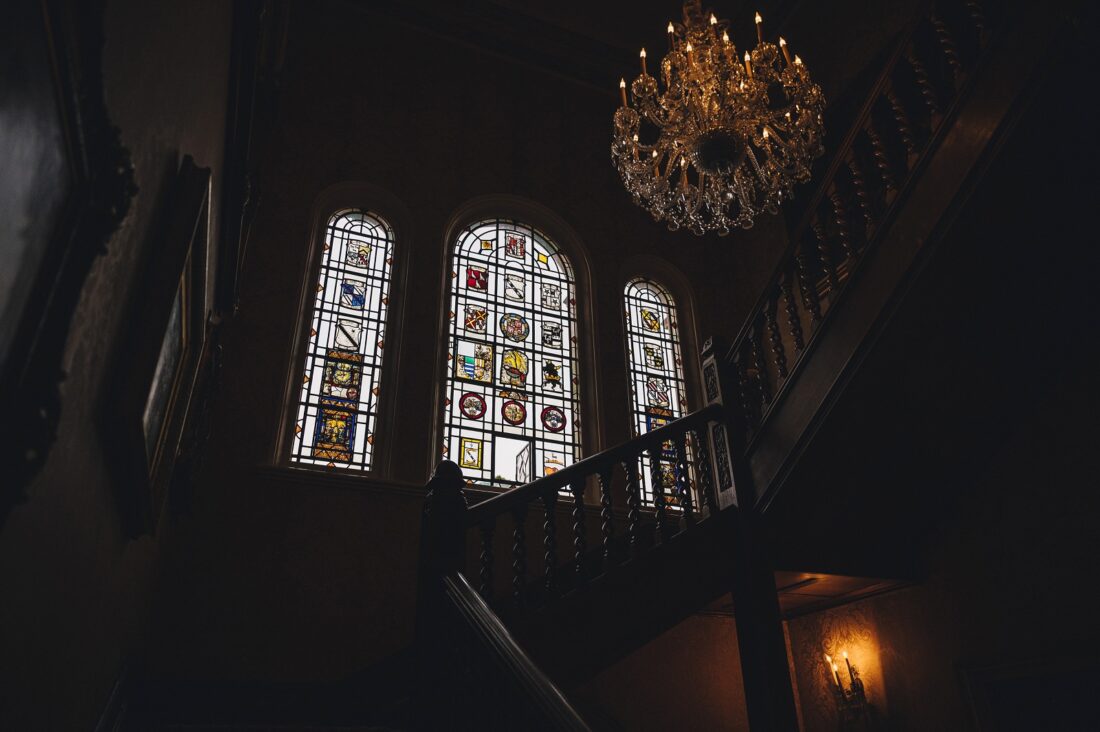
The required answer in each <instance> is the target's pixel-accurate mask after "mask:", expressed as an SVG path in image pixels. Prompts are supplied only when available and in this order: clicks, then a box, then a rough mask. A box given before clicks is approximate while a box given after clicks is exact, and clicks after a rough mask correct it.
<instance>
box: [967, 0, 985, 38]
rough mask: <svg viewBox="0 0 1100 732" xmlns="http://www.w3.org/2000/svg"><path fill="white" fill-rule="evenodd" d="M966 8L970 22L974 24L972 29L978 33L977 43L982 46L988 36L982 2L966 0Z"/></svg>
mask: <svg viewBox="0 0 1100 732" xmlns="http://www.w3.org/2000/svg"><path fill="white" fill-rule="evenodd" d="M966 9H967V10H968V11H969V12H970V22H971V23H973V24H974V30H975V31H977V33H978V45H979V46H984V45H985V42H986V39H987V37H988V36H987V34H986V28H985V11H984V10H982V4H981V3H980V2H977V0H968V1H967V3H966Z"/></svg>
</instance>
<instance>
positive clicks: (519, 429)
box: [443, 219, 580, 487]
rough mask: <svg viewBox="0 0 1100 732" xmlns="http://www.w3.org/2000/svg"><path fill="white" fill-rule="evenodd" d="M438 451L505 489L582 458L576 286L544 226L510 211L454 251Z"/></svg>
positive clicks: (465, 236)
mask: <svg viewBox="0 0 1100 732" xmlns="http://www.w3.org/2000/svg"><path fill="white" fill-rule="evenodd" d="M451 262H452V265H451V292H450V299H449V312H448V317H449V326H448V328H449V338H448V351H447V366H448V368H447V377H446V380H445V386H444V400H443V402H444V405H445V411H444V415H443V426H444V429H443V455H444V457H449V458H450V459H452V460H454V461H455V462H456V463H458V465H459V466H460V467H461V468H462V471H463V473H464V474H465V475H466V477H467V478H470V479H473V480H475V481H476V482H479V483H488V484H490V485H493V486H498V487H511V486H515V485H520V484H523V483H527V482H530V481H532V480H534V479H536V478H538V477H541V476H545V475H550V474H552V473H554V472H556V471H558V470H560V469H561V468H563V467H565V466H566V465H569V464H571V463H573V462H574V461H576V460H577V459H578V458H579V457H580V425H579V424H578V415H579V414H580V412H579V406H578V405H579V402H578V395H577V316H576V312H577V307H576V292H575V288H576V284H575V281H574V277H573V268H572V266H571V265H570V263H569V260H568V259H567V258H566V257H565V255H564V254H562V252H561V251H560V250H559V249H558V247H557V246H556V245H555V244H554V242H552V241H551V240H550V239H549V238H548V237H547V236H546V235H545V234H543V233H542V232H540V231H539V230H538V229H535V228H533V227H532V226H530V225H528V224H524V223H521V222H518V221H512V220H507V219H493V220H489V221H480V222H478V223H476V224H472V225H470V226H468V227H466V228H465V229H463V230H462V231H461V232H460V233H459V235H458V237H457V239H456V241H455V242H454V249H453V253H452V258H451Z"/></svg>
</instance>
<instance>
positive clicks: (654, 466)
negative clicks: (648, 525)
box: [649, 445, 668, 544]
mask: <svg viewBox="0 0 1100 732" xmlns="http://www.w3.org/2000/svg"><path fill="white" fill-rule="evenodd" d="M661 452H662V451H661V446H660V445H658V446H657V447H651V448H650V449H649V481H650V484H651V485H652V487H653V518H654V521H655V524H654V526H653V543H654V544H661V543H664V541H665V540H667V539H668V530H667V527H666V526H665V517H666V511H665V491H664V486H662V485H661V482H662V481H661Z"/></svg>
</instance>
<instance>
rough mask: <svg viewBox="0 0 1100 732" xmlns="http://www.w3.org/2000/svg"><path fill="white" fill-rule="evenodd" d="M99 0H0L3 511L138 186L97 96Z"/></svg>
mask: <svg viewBox="0 0 1100 732" xmlns="http://www.w3.org/2000/svg"><path fill="white" fill-rule="evenodd" d="M102 46H103V5H102V3H101V2H81V1H79V0H13V1H12V2H5V3H3V4H0V77H2V78H4V80H5V81H4V85H3V89H2V91H0V116H3V117H4V118H5V119H7V120H12V121H13V124H12V125H11V126H7V127H6V128H5V130H4V133H3V137H2V138H0V166H2V167H3V169H4V171H5V172H4V176H3V180H0V220H2V223H0V257H3V260H4V262H5V264H4V269H5V272H6V274H7V276H6V277H5V278H4V279H3V280H2V281H0V410H2V412H3V414H4V419H3V421H2V422H0V425H2V426H0V460H2V461H3V464H4V465H5V473H6V474H5V476H4V479H3V480H2V481H0V522H3V520H4V518H5V517H6V516H7V514H8V512H9V511H10V509H11V507H12V506H14V505H15V504H16V503H18V502H20V501H21V500H23V498H24V491H25V488H26V486H27V484H28V483H29V482H30V480H31V479H32V478H33V476H34V475H35V474H36V473H37V472H38V470H39V469H40V468H41V466H42V465H43V464H44V463H45V460H46V456H47V454H48V452H49V449H50V446H51V445H52V443H53V442H54V439H55V437H56V433H57V425H58V422H59V419H60V414H61V408H62V405H61V400H60V389H59V387H60V384H61V382H62V380H63V379H64V372H63V368H62V363H63V358H64V351H65V343H66V341H67V338H68V332H69V327H70V325H71V322H72V318H73V313H74V311H75V309H76V305H77V302H78V301H79V298H80V294H81V290H82V288H83V285H84V281H85V279H86V278H87V276H88V273H89V271H90V270H91V268H92V264H93V263H94V261H95V259H96V257H97V256H99V254H101V253H103V252H104V251H105V249H106V246H107V242H108V241H109V240H110V238H111V236H112V234H113V233H114V232H115V230H116V229H117V227H118V225H119V223H120V222H121V221H122V219H123V218H124V217H125V215H126V212H127V210H128V209H129V205H130V200H131V199H132V198H133V196H134V194H135V193H136V192H137V188H136V186H135V185H134V180H133V170H132V167H131V165H130V156H129V153H128V151H127V150H126V149H125V148H123V147H122V145H121V143H120V140H119V132H118V129H117V128H115V127H114V126H113V125H112V124H111V121H110V118H109V117H108V114H107V110H106V107H105V106H104V102H103V80H102V75H101V50H102Z"/></svg>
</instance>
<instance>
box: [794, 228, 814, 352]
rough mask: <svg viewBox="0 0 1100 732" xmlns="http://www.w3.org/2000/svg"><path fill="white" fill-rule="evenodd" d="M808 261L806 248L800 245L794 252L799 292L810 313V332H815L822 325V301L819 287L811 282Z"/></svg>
mask: <svg viewBox="0 0 1100 732" xmlns="http://www.w3.org/2000/svg"><path fill="white" fill-rule="evenodd" d="M806 259H807V256H806V246H805V244H801V243H800V244H799V245H798V246H797V247H796V248H795V251H794V261H795V264H796V265H797V267H798V290H799V292H801V293H802V304H803V305H804V306H805V308H806V309H807V310H809V311H810V330H811V331H813V329H814V328H816V327H817V326H818V325H819V324H820V323H821V300H820V299H819V298H818V296H817V286H816V285H814V283H813V282H811V281H810V272H809V264H808V262H807V261H806Z"/></svg>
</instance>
